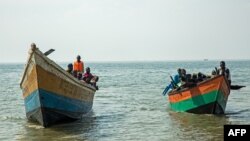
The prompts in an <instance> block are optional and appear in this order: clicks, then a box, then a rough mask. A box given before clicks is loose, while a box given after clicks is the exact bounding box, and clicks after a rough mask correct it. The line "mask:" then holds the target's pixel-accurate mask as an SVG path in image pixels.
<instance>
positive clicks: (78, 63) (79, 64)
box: [74, 55, 84, 73]
mask: <svg viewBox="0 0 250 141" xmlns="http://www.w3.org/2000/svg"><path fill="white" fill-rule="evenodd" d="M74 71H77V72H78V73H84V63H83V61H81V56H80V55H78V56H77V57H76V61H75V62H74Z"/></svg>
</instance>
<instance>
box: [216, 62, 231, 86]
mask: <svg viewBox="0 0 250 141" xmlns="http://www.w3.org/2000/svg"><path fill="white" fill-rule="evenodd" d="M217 74H219V75H224V76H225V77H226V78H227V80H228V83H229V85H231V74H230V71H229V69H228V68H227V67H226V63H225V61H221V62H220V68H219V69H218V71H217Z"/></svg>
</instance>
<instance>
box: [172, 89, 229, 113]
mask: <svg viewBox="0 0 250 141" xmlns="http://www.w3.org/2000/svg"><path fill="white" fill-rule="evenodd" d="M215 101H217V102H218V103H219V104H220V105H221V107H222V108H223V109H225V107H226V100H224V96H223V94H222V93H221V92H220V91H218V90H214V91H212V92H210V93H207V94H203V95H199V96H196V97H192V98H189V99H186V100H183V101H181V102H176V103H170V106H171V108H172V109H173V110H175V111H179V112H185V111H187V110H190V109H194V108H197V107H200V106H202V105H205V104H209V103H212V102H215Z"/></svg>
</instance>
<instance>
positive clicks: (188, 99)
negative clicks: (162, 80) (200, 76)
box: [169, 76, 230, 114]
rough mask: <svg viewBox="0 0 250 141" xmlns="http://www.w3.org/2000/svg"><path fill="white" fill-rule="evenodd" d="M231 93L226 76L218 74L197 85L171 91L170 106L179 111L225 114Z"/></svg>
mask: <svg viewBox="0 0 250 141" xmlns="http://www.w3.org/2000/svg"><path fill="white" fill-rule="evenodd" d="M229 93H230V89H229V87H228V83H227V81H226V80H225V78H224V77H223V76H217V77H215V78H212V79H210V80H207V81H205V82H202V83H200V84H198V85H197V86H196V87H193V88H189V89H186V90H182V91H180V92H178V91H177V92H172V93H170V94H169V101H170V107H171V109H173V110H174V111H178V112H190V113H196V114H224V112H225V109H226V104H227V100H228V96H229Z"/></svg>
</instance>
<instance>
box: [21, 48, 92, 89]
mask: <svg viewBox="0 0 250 141" xmlns="http://www.w3.org/2000/svg"><path fill="white" fill-rule="evenodd" d="M30 51H31V52H29V58H28V61H27V64H26V66H25V70H24V72H23V76H22V79H21V81H20V87H22V84H23V81H24V78H25V76H26V73H27V70H28V68H29V65H30V62H31V59H32V55H33V54H36V55H38V56H40V57H41V58H42V59H43V60H44V61H45V62H46V63H47V64H48V65H50V66H52V67H53V68H55V69H56V70H58V71H59V72H60V73H62V74H63V76H65V77H67V78H69V79H70V80H72V81H73V82H75V83H77V84H79V85H80V86H81V87H84V88H88V89H90V90H91V91H93V92H95V91H96V89H95V88H94V87H92V86H88V85H87V84H84V83H83V82H80V81H79V80H77V79H76V78H74V77H73V76H72V75H70V74H69V73H66V71H65V70H64V69H63V68H62V67H61V66H59V65H58V64H57V63H55V62H54V61H53V60H51V59H49V58H48V57H47V56H45V55H44V54H43V53H42V52H41V51H40V50H39V48H37V47H36V48H35V49H33V48H31V49H30ZM36 65H37V64H36ZM39 66H40V65H39ZM60 79H65V78H60Z"/></svg>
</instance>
